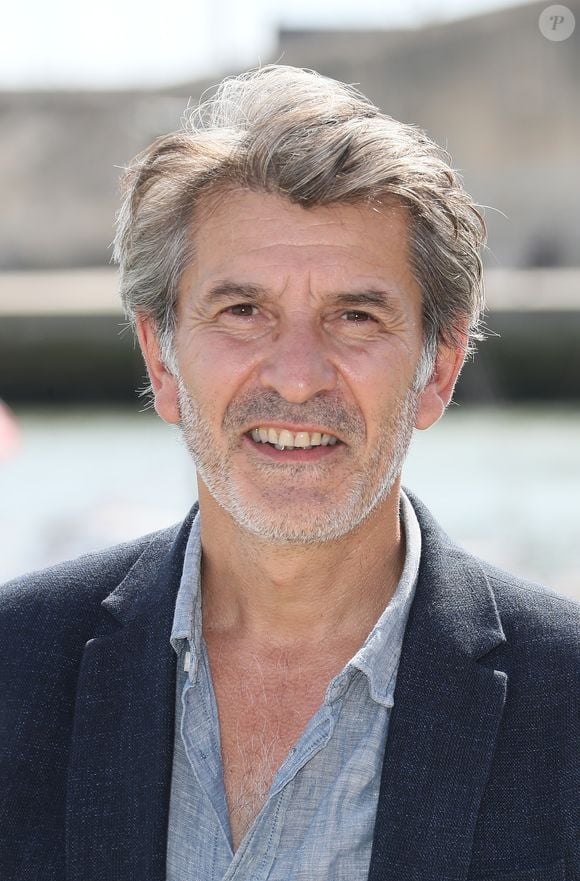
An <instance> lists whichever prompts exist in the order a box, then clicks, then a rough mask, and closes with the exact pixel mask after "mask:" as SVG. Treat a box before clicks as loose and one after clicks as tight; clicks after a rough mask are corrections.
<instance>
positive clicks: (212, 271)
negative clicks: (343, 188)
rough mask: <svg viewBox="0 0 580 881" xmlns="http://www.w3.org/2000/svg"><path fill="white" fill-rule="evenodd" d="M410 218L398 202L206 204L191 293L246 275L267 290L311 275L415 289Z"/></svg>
mask: <svg viewBox="0 0 580 881" xmlns="http://www.w3.org/2000/svg"><path fill="white" fill-rule="evenodd" d="M408 222H409V221H408V215H407V212H406V210H405V209H404V208H403V207H402V206H401V205H398V204H396V203H393V202H392V201H391V202H385V203H383V204H381V205H378V206H376V207H374V206H371V205H367V204H352V205H351V204H344V203H341V204H332V205H324V206H316V207H309V208H304V207H303V206H301V205H297V204H294V203H292V202H290V201H289V200H288V199H285V198H284V197H282V196H279V195H275V194H271V193H265V192H255V191H250V190H241V189H240V190H234V191H230V192H226V193H221V194H220V195H219V197H218V198H215V197H213V198H212V197H206V200H205V202H204V201H202V202H201V204H200V206H199V207H198V209H197V216H196V221H195V223H194V226H193V228H192V241H193V250H194V259H193V262H192V264H191V266H190V267H188V270H187V273H186V275H187V288H188V289H189V290H192V289H193V290H197V291H200V290H203V289H204V288H206V287H207V286H208V285H209V284H210V283H212V282H214V281H215V280H216V279H217V278H221V277H228V278H229V277H231V276H232V274H234V275H236V276H239V280H243V281H250V280H254V281H256V282H259V283H263V284H265V285H269V284H271V283H274V282H275V280H276V278H279V279H280V282H281V283H285V282H286V281H287V280H288V277H296V274H303V273H304V272H308V273H313V274H314V277H315V278H316V277H317V276H319V277H320V279H323V278H324V279H326V280H327V281H328V282H329V284H332V283H334V282H333V279H336V283H339V282H341V283H342V282H344V281H345V280H350V281H353V282H354V281H355V280H356V279H359V278H360V279H361V280H362V279H363V278H367V277H368V278H371V277H374V278H376V279H377V280H379V281H380V280H381V279H384V280H385V281H386V282H389V283H390V284H391V285H392V284H396V285H401V286H402V287H403V288H404V287H406V286H415V287H416V283H415V280H414V278H413V276H412V274H411V270H410V267H409V259H408V256H409V248H408V238H409V236H408Z"/></svg>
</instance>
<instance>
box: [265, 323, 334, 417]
mask: <svg viewBox="0 0 580 881" xmlns="http://www.w3.org/2000/svg"><path fill="white" fill-rule="evenodd" d="M259 378H260V383H261V385H262V386H263V387H264V388H269V389H274V390H275V391H276V392H278V394H279V395H281V397H283V398H284V399H285V400H286V401H290V402H292V403H296V404H302V403H304V402H305V401H308V400H310V398H313V397H315V396H316V395H318V394H319V393H320V392H330V391H332V390H333V389H334V388H335V386H336V371H335V368H334V366H333V365H332V363H331V361H330V359H329V351H328V340H325V339H324V337H323V334H322V331H321V330H320V329H319V328H317V327H316V326H314V322H313V320H312V319H309V318H308V317H307V316H305V315H293V316H291V317H287V318H286V319H285V321H284V324H283V326H282V325H280V326H279V328H278V329H277V331H276V334H275V336H274V339H273V340H272V341H271V343H270V344H269V347H268V351H267V353H266V354H265V356H264V358H263V360H262V361H261V363H260V369H259Z"/></svg>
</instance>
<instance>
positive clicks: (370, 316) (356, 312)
mask: <svg viewBox="0 0 580 881" xmlns="http://www.w3.org/2000/svg"><path fill="white" fill-rule="evenodd" d="M342 314H343V315H359V316H360V315H362V316H364V318H365V319H367V318H368V319H370V321H375V320H376V319H375V318H373V316H372V315H369V313H368V312H361V311H359V310H358V309H349V310H348V311H347V312H343V313H342ZM354 323H355V324H359V323H361V324H366V321H364V320H363V321H362V322H359V319H358V318H356V319H355V322H354Z"/></svg>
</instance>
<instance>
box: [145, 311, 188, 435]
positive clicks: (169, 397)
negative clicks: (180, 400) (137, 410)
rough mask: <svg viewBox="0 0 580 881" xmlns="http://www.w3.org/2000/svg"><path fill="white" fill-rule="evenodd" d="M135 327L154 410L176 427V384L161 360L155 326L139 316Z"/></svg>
mask: <svg viewBox="0 0 580 881" xmlns="http://www.w3.org/2000/svg"><path fill="white" fill-rule="evenodd" d="M135 326H136V331H137V337H138V339H139V345H140V347H141V352H142V353H143V358H144V359H145V364H146V366H147V373H148V374H149V379H150V381H151V387H152V389H153V394H154V396H155V410H156V411H157V413H158V414H159V416H161V418H162V419H163V420H164V421H165V422H170V423H172V424H173V425H177V424H178V423H179V422H180V416H179V408H178V405H177V382H176V379H175V377H174V376H173V374H172V373H170V372H169V370H168V369H167V367H166V366H165V364H164V363H163V361H162V359H161V353H160V351H159V344H158V342H157V332H156V329H155V325H154V323H153V321H152V319H151V318H149V317H148V316H145V315H141V314H139V315H137V316H136V318H135Z"/></svg>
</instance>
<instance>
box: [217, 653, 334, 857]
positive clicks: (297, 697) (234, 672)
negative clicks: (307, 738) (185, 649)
mask: <svg viewBox="0 0 580 881" xmlns="http://www.w3.org/2000/svg"><path fill="white" fill-rule="evenodd" d="M208 654H209V659H210V667H211V672H212V681H213V687H214V692H215V697H216V703H217V710H218V717H219V727H220V743H221V758H222V766H223V775H224V788H225V793H226V800H227V805H228V812H229V818H230V829H231V834H232V843H233V847H234V850H236V849H237V848H238V847H239V844H240V843H241V841H242V839H243V837H244V835H245V834H246V832H247V831H248V829H249V828H250V826H251V825H252V823H253V821H254V819H255V817H256V816H257V815H258V813H259V812H260V810H261V808H262V807H263V805H264V804H265V802H266V800H267V797H268V792H269V790H270V788H271V785H272V781H273V779H274V777H275V775H276V772H277V771H278V769H279V768H280V766H281V765H282V763H283V762H284V760H285V759H286V757H287V755H288V753H289V752H290V750H291V749H292V747H293V746H294V745H295V743H296V742H297V741H298V740H299V738H300V736H301V734H302V733H303V731H304V729H305V728H306V726H307V725H308V722H309V721H310V719H311V718H312V716H313V715H314V713H315V712H316V711H317V710H318V708H319V707H320V705H321V703H322V701H323V699H324V693H325V690H326V686H327V685H328V681H329V680H328V678H327V674H326V673H323V674H322V675H320V671H317V672H316V673H310V675H306V674H305V671H304V668H303V667H302V666H300V667H299V668H297V667H295V668H294V669H292V668H291V667H289V666H288V665H286V664H282V665H280V664H275V665H274V666H272V665H269V664H264V663H258V662H257V660H256V659H254V660H253V661H252V662H244V661H242V660H241V659H240V660H239V661H238V663H237V664H236V663H233V662H232V660H231V659H225V658H223V657H220V656H219V655H218V654H216V653H215V652H214V653H213V660H212V651H211V649H210V648H209V646H208Z"/></svg>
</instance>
